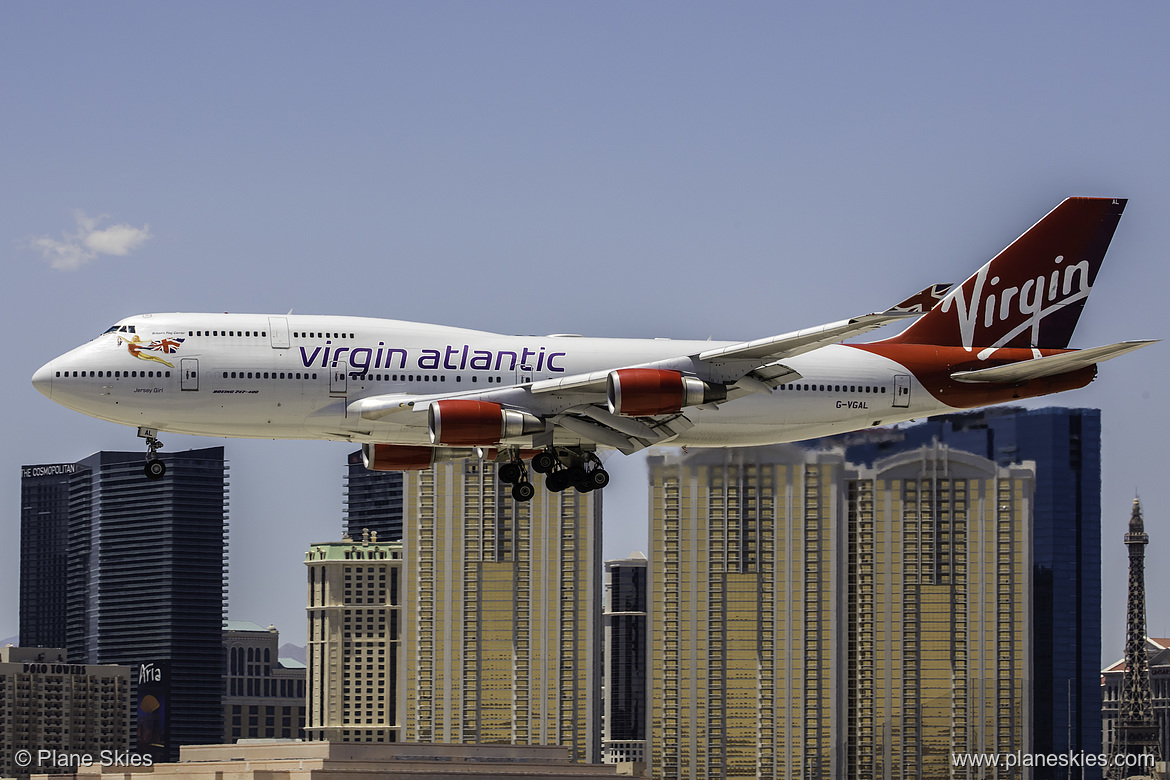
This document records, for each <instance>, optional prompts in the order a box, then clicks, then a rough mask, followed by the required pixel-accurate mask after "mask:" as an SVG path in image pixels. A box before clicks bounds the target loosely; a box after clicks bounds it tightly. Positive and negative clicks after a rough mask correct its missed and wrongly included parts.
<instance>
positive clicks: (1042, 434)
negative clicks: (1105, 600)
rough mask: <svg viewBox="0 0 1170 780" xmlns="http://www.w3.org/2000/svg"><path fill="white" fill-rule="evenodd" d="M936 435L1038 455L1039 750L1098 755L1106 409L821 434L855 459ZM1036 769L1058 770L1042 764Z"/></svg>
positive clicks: (960, 417)
mask: <svg viewBox="0 0 1170 780" xmlns="http://www.w3.org/2000/svg"><path fill="white" fill-rule="evenodd" d="M935 440H937V441H939V442H942V443H944V444H947V445H948V446H950V447H952V448H954V449H959V450H965V451H967V452H973V453H975V454H978V455H982V456H983V457H985V458H987V459H989V460H993V461H995V462H996V463H998V464H999V465H1000V466H1008V465H1010V464H1012V463H1019V462H1021V461H1032V462H1034V463H1035V464H1036V482H1035V500H1034V502H1033V513H1032V604H1031V612H1032V636H1033V645H1032V675H1033V676H1032V717H1031V742H1032V749H1033V750H1035V751H1036V752H1037V753H1045V754H1047V753H1058V754H1059V753H1066V752H1068V751H1070V750H1071V751H1073V752H1084V753H1092V754H1095V755H1096V754H1100V753H1101V720H1100V718H1101V687H1100V680H1099V673H1100V669H1101V666H1102V659H1101V412H1100V411H1099V410H1097V409H1067V408H1060V407H1050V408H1044V409H1020V408H1013V407H996V408H992V409H984V410H980V411H977V412H969V413H964V414H953V415H946V416H943V417H934V418H931V419H929V420H926V421H923V422H921V423H918V424H916V425H907V426H899V427H898V428H893V429H879V430H874V431H862V432H860V433H856V434H848V435H845V436H841V437H837V438H835V439H830V440H824V441H829V442H836V443H839V444H842V445H844V447H845V452H846V458H847V460H849V461H850V462H854V463H870V464H872V463H873V461H874V459H875V458H881V457H886V456H889V455H892V454H894V453H897V452H904V451H906V450H910V449H914V448H917V447H920V446H922V445H924V444H929V443H931V442H932V441H935ZM821 444H822V442H817V443H815V444H813V445H812V446H821ZM1091 771H1092V770H1090V772H1091ZM1034 777H1036V779H1037V780H1047V778H1055V777H1057V773H1056V771H1055V770H1053V769H1051V768H1037V769H1035V770H1034Z"/></svg>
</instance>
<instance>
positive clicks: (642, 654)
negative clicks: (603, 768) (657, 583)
mask: <svg viewBox="0 0 1170 780" xmlns="http://www.w3.org/2000/svg"><path fill="white" fill-rule="evenodd" d="M648 575H649V561H648V560H647V559H646V556H645V555H643V554H642V553H640V552H638V553H633V554H632V555H630V556H628V557H626V558H622V559H619V560H611V561H606V562H605V725H604V730H603V733H602V738H601V746H602V760H603V761H604V762H605V763H607V764H622V763H635V764H644V763H645V762H646V759H647V757H648V754H649V750H648V743H647V741H646V724H647V704H648V702H649V689H648V685H649V682H650V679H649V678H650V672H649V663H650V648H649V645H648V639H649V625H648V615H647V611H646V609H647V602H646V599H647V597H648V592H649V587H650V583H649V578H648Z"/></svg>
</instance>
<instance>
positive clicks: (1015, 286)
mask: <svg viewBox="0 0 1170 780" xmlns="http://www.w3.org/2000/svg"><path fill="white" fill-rule="evenodd" d="M1124 208H1125V200H1124V199H1120V198H1068V199H1067V200H1065V201H1064V202H1063V203H1061V204H1060V205H1059V206H1057V207H1056V208H1054V209H1053V210H1052V211H1050V212H1049V213H1048V215H1047V216H1046V217H1044V219H1042V220H1040V221H1039V222H1037V223H1036V224H1035V225H1033V226H1032V228H1031V229H1030V230H1028V232H1026V233H1024V235H1022V236H1020V237H1019V238H1017V239H1016V240H1015V241H1013V242H1012V243H1011V245H1010V246H1008V248H1007V249H1005V250H1003V251H1002V252H1000V253H999V254H998V255H996V256H995V257H994V258H992V260H991V262H989V263H988V264H987V265H985V266H983V267H982V268H980V269H979V270H978V271H977V272H976V273H975V275H974V276H972V277H971V278H969V279H968V280H967V281H965V282H963V283H962V284H961V285H959V286H958V287H955V288H954V289H953V290H951V291H950V293H948V294H947V296H946V297H945V298H943V299H942V300H941V301H939V303H938V304H937V305H936V306H935V307H934V308H933V309H931V310H930V311H929V312H927V313H926V314H925V315H924V316H923V317H922V318H921V319H919V320H918V321H917V322H915V323H914V324H913V325H911V326H910V327H909V328H907V329H906V331H905V332H904V333H902V334H900V335H898V336H895V337H893V338H891V339H889V341H891V342H894V343H901V344H937V345H939V346H947V347H964V348H966V349H967V350H971V349H976V348H981V347H1025V348H1026V347H1042V348H1046V349H1064V348H1065V347H1067V346H1068V342H1069V339H1071V338H1072V333H1073V329H1074V328H1075V327H1076V324H1077V319H1079V318H1080V316H1081V309H1083V308H1084V306H1085V299H1086V298H1088V297H1089V291H1090V290H1091V289H1092V287H1093V282H1094V281H1096V279H1097V271H1098V269H1100V267H1101V260H1102V259H1103V258H1104V257H1105V250H1106V249H1108V248H1109V242H1110V240H1111V239H1112V238H1113V231H1114V230H1115V229H1116V228H1117V221H1118V220H1119V219H1121V212H1122V210H1123V209H1124Z"/></svg>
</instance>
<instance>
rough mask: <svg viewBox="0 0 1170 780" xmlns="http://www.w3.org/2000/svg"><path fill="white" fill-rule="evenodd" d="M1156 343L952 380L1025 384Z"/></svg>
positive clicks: (1123, 345)
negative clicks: (1031, 380)
mask: <svg viewBox="0 0 1170 780" xmlns="http://www.w3.org/2000/svg"><path fill="white" fill-rule="evenodd" d="M1157 341H1158V339H1150V340H1146V341H1123V342H1121V343H1120V344H1109V345H1106V346H1104V347H1092V348H1091V349H1078V350H1076V351H1074V352H1064V353H1061V354H1059V355H1049V356H1048V357H1042V358H1036V359H1035V360H1021V361H1020V362H1018V363H1008V364H1007V365H1004V366H994V367H992V368H980V369H977V370H975V371H956V372H955V373H953V374H951V379H954V380H957V381H959V382H1026V381H1028V380H1029V379H1040V378H1042V377H1046V376H1056V375H1057V374H1066V373H1068V372H1069V371H1076V370H1077V369H1080V368H1085V367H1086V366H1091V365H1093V364H1095V363H1103V362H1105V361H1106V360H1109V359H1111V358H1115V357H1117V356H1118V355H1124V354H1125V353H1127V352H1133V351H1134V350H1135V349H1141V348H1142V347H1148V346H1149V345H1150V344H1154V343H1156V342H1157Z"/></svg>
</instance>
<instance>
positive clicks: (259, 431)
mask: <svg viewBox="0 0 1170 780" xmlns="http://www.w3.org/2000/svg"><path fill="white" fill-rule="evenodd" d="M1124 207H1125V201H1124V200H1118V199H1110V198H1069V199H1068V200H1065V201H1064V202H1063V203H1061V204H1060V205H1059V206H1057V207H1056V208H1055V209H1053V210H1052V211H1051V212H1050V213H1049V214H1048V215H1047V216H1045V217H1044V218H1043V219H1041V220H1040V221H1039V222H1038V223H1036V224H1035V225H1034V226H1033V227H1032V228H1031V229H1029V230H1028V231H1027V232H1026V233H1024V235H1023V236H1021V237H1020V238H1018V239H1017V240H1016V241H1014V242H1013V243H1012V244H1011V245H1010V246H1008V247H1007V248H1006V249H1004V250H1003V251H1002V252H1000V253H999V254H998V255H996V256H995V257H994V258H993V259H992V260H991V261H990V262H988V263H987V264H986V265H984V266H983V267H982V268H980V269H979V270H978V271H976V272H975V274H974V275H973V276H971V277H970V278H969V279H967V280H966V281H965V282H963V283H962V284H961V285H959V286H957V287H955V288H954V289H951V290H950V291H949V292H948V291H947V288H948V286H947V285H934V286H932V287H928V288H927V289H925V290H923V291H922V292H920V293H918V294H917V295H915V296H912V297H911V298H909V299H907V300H905V301H903V302H902V303H900V304H898V305H897V306H894V307H892V308H890V309H886V310H885V311H881V312H878V313H874V314H866V315H864V316H861V317H855V318H853V319H849V320H842V321H840V322H833V323H829V324H827V325H821V326H818V327H814V328H808V329H806V330H799V331H796V332H793V333H785V334H782V335H779V336H769V337H767V338H762V339H756V340H754V341H744V342H731V341H722V342H715V341H672V340H665V339H611V338H604V339H603V338H584V337H581V336H575V335H564V334H557V335H550V336H506V335H500V334H496V333H488V332H484V331H477V330H465V329H461V328H450V327H443V326H438V325H424V324H420V323H415V322H402V321H397V320H386V319H368V318H363V317H340V316H339V317H332V316H309V315H293V314H288V315H269V314H140V315H137V316H134V317H127V318H126V319H124V320H121V321H120V322H118V323H117V324H116V325H114V326H112V327H110V328H109V329H108V330H106V331H105V333H103V334H101V335H100V336H98V337H97V338H95V339H93V340H91V341H90V342H88V343H87V344H84V345H82V346H80V347H77V348H76V349H74V350H72V351H70V352H67V353H66V354H64V355H62V356H61V357H59V358H56V359H54V360H52V361H50V362H49V363H47V364H45V365H44V366H43V367H42V368H41V369H40V370H38V371H37V372H36V374H35V375H34V376H33V380H32V381H33V385H34V386H35V387H36V388H37V390H39V391H40V392H41V393H43V394H45V395H46V396H48V397H49V398H51V399H52V400H54V401H56V402H57V403H60V404H63V405H64V406H68V407H69V408H71V409H76V410H77V411H79V412H82V413H84V414H88V415H91V416H93V417H98V418H101V419H103V420H110V421H112V422H116V423H121V424H123V425H130V426H134V427H136V428H138V434H139V436H141V437H143V438H145V439H146V442H147V447H148V454H147V460H146V464H145V472H146V476H147V477H149V478H151V479H159V478H161V477H162V476H163V475H164V473H165V471H166V467H165V465H164V463H163V461H162V460H160V459H159V458H158V456H157V454H156V452H157V449H158V448H159V446H160V444H159V442H158V439H157V438H156V437H157V435H158V432H160V431H175V432H178V433H190V434H198V435H204V436H229V437H251V438H265V439H331V440H340V441H349V442H355V443H360V444H361V445H362V452H363V455H364V458H365V464H366V466H367V467H368V468H371V469H375V470H411V469H425V468H428V467H429V466H430V465H431V464H433V463H435V462H439V461H444V460H449V459H452V458H461V457H467V456H472V455H478V456H479V457H486V458H492V459H494V460H496V461H498V462H500V467H499V469H498V473H499V477H500V479H501V480H503V481H504V482H506V483H510V484H511V485H512V495H513V496H514V497H515V498H516V499H517V500H520V501H527V500H529V499H530V498H532V496H533V493H534V488H533V485H532V482H531V477H530V475H529V464H531V470H532V471H535V472H538V473H541V474H544V475H545V476H544V483H545V486H546V487H547V488H548V489H549V490H552V491H561V490H565V489H567V488H569V487H572V488H575V489H576V490H580V491H587V490H593V489H597V488H601V487H604V486H605V485H606V484H607V483H608V482H609V475H608V474H607V473H606V471H605V470H604V469H603V468H602V466H601V461H600V460H599V459H598V457H597V451H598V450H600V449H615V450H619V451H621V452H623V453H627V454H628V453H632V452H635V451H637V450H640V449H643V448H645V447H650V446H653V445H671V446H689V447H729V446H746V445H760V444H773V443H778V442H786V441H796V440H800V439H808V438H813V437H816V436H823V435H826V434H834V433H841V432H843V431H851V430H857V429H860V428H868V427H870V426H875V425H885V424H888V423H894V422H899V421H903V420H909V419H912V418H917V417H926V416H929V415H935V414H942V413H947V412H953V411H955V410H960V409H971V408H974V407H979V406H986V405H988V404H996V403H1001V402H1004V401H1012V400H1015V399H1020V398H1032V397H1035V396H1041V395H1047V394H1049V393H1057V392H1061V391H1064V390H1072V389H1074V388H1079V387H1084V386H1085V385H1087V384H1088V383H1089V382H1091V381H1092V380H1093V378H1094V377H1095V376H1096V372H1097V365H1096V364H1098V363H1101V362H1103V361H1105V360H1108V359H1110V358H1113V357H1116V356H1118V355H1122V354H1124V353H1126V352H1130V351H1132V350H1134V349H1138V348H1139V347H1143V346H1146V345H1147V344H1150V343H1152V342H1151V341H1127V342H1122V343H1120V344H1111V345H1108V346H1102V347H1094V348H1092V349H1081V350H1072V349H1068V344H1069V339H1070V338H1071V336H1072V333H1073V328H1074V327H1075V326H1076V323H1077V319H1078V317H1079V316H1080V313H1081V309H1082V308H1083V307H1084V305H1085V300H1086V298H1088V295H1089V291H1090V290H1091V289H1092V287H1093V284H1094V282H1095V280H1096V278H1097V271H1098V269H1099V268H1100V266H1101V261H1102V259H1103V258H1104V256H1105V251H1106V249H1107V248H1108V246H1109V242H1110V240H1111V239H1112V237H1113V232H1114V229H1115V228H1116V227H1117V222H1118V220H1119V219H1120V217H1121V212H1122V210H1123V209H1124ZM910 317H918V319H917V320H916V321H915V322H914V323H913V324H911V325H910V326H909V327H908V328H907V329H906V330H905V331H904V332H902V333H901V334H900V335H897V336H894V337H892V338H888V339H885V340H883V341H875V342H870V343H863V344H852V343H850V344H845V343H842V342H843V341H845V340H846V339H850V338H854V337H856V336H860V335H861V334H863V333H866V332H868V331H870V330H873V329H875V328H877V327H880V326H882V325H886V324H889V323H893V322H897V321H900V320H902V319H905V318H910Z"/></svg>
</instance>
